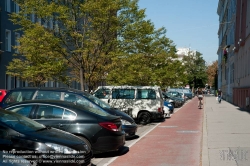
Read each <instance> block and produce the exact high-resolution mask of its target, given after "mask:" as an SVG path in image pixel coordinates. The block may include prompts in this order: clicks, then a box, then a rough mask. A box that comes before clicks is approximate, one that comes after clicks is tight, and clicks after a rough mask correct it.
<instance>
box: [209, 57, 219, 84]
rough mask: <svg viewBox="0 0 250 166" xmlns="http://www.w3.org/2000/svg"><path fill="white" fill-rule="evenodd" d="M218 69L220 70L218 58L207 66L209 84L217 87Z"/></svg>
mask: <svg viewBox="0 0 250 166" xmlns="http://www.w3.org/2000/svg"><path fill="white" fill-rule="evenodd" d="M217 71H218V60H216V61H214V62H213V63H212V64H211V65H209V66H208V67H207V71H206V72H207V75H208V85H210V86H213V87H217V83H216V81H217Z"/></svg>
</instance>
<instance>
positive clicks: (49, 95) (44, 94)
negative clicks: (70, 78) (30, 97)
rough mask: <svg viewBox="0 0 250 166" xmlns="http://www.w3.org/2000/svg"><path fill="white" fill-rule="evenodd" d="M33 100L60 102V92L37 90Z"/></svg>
mask: <svg viewBox="0 0 250 166" xmlns="http://www.w3.org/2000/svg"><path fill="white" fill-rule="evenodd" d="M35 99H38V100H40V99H52V100H60V99H61V92H56V91H43V90H39V91H38V93H37V95H36V97H35Z"/></svg>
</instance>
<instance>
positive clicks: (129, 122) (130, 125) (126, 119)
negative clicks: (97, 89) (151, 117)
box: [89, 95, 137, 138]
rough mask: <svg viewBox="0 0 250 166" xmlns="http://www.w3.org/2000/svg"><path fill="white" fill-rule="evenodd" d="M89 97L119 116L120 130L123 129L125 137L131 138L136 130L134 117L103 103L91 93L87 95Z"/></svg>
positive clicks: (107, 110)
mask: <svg viewBox="0 0 250 166" xmlns="http://www.w3.org/2000/svg"><path fill="white" fill-rule="evenodd" d="M89 99H90V100H92V101H93V102H95V103H96V104H98V105H100V106H101V107H102V108H103V109H104V110H105V111H106V112H108V113H109V114H111V115H116V116H119V117H120V118H121V121H122V130H124V131H125V135H126V138H131V137H133V136H135V134H136V132H137V124H136V123H135V121H134V119H133V118H132V117H131V116H129V115H128V114H126V113H124V112H122V111H120V110H119V109H116V108H112V107H111V106H110V105H109V104H107V103H105V102H104V101H102V100H100V99H98V98H96V97H94V96H92V95H90V96H89Z"/></svg>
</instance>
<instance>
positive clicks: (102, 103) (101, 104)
mask: <svg viewBox="0 0 250 166" xmlns="http://www.w3.org/2000/svg"><path fill="white" fill-rule="evenodd" d="M84 95H85V96H86V97H87V98H88V99H89V100H91V101H93V102H94V103H96V104H98V105H99V106H101V107H102V108H111V106H110V105H109V104H107V103H105V102H104V101H102V100H100V99H99V98H97V97H95V96H93V95H91V94H88V93H86V94H84Z"/></svg>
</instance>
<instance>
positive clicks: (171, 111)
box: [164, 100, 174, 114]
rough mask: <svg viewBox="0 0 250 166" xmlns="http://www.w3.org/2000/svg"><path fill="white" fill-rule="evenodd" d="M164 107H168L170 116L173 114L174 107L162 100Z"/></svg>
mask: <svg viewBox="0 0 250 166" xmlns="http://www.w3.org/2000/svg"><path fill="white" fill-rule="evenodd" d="M164 107H168V109H169V112H170V114H173V113H174V106H173V104H172V103H170V102H169V101H166V100H164Z"/></svg>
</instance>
